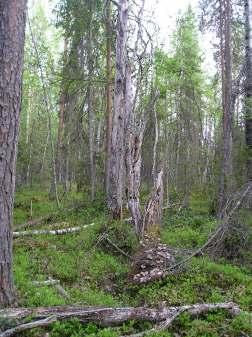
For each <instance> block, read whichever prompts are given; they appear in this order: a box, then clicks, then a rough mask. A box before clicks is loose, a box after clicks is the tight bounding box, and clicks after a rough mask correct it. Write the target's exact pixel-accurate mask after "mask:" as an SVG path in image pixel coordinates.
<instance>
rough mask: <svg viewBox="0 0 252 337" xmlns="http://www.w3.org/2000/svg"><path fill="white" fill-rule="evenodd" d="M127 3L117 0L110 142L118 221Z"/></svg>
mask: <svg viewBox="0 0 252 337" xmlns="http://www.w3.org/2000/svg"><path fill="white" fill-rule="evenodd" d="M128 7H129V1H128V0H119V1H118V21H117V29H116V60H115V65H116V71H115V90H114V109H113V118H112V130H111V140H110V154H111V155H110V160H109V163H108V167H109V182H108V187H109V189H108V208H109V210H110V214H111V216H112V218H114V219H121V216H122V201H123V200H122V199H123V186H124V179H123V175H124V138H125V133H124V132H125V131H124V123H125V76H126V63H127V62H126V60H127V48H126V45H127V36H128V30H127V27H128Z"/></svg>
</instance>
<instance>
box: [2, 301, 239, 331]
mask: <svg viewBox="0 0 252 337" xmlns="http://www.w3.org/2000/svg"><path fill="white" fill-rule="evenodd" d="M216 309H224V310H227V311H228V312H229V313H230V314H231V315H238V314H239V313H240V312H241V310H240V308H239V307H238V306H237V305H236V304H235V303H233V302H226V303H216V304H202V303H201V304H193V305H184V306H176V307H166V306H163V307H162V308H146V307H136V308H134V307H128V308H127V307H126V308H106V307H105V308H104V307H103V308H100V307H83V306H58V307H48V308H47V307H39V308H8V309H2V310H0V319H3V320H4V319H6V320H12V321H13V320H16V321H21V320H23V319H25V318H27V317H32V320H33V321H32V322H30V323H27V324H22V323H21V324H19V325H17V326H16V327H14V328H11V329H8V330H6V331H3V332H2V333H0V337H10V336H12V335H14V334H16V333H17V332H21V331H25V330H28V329H31V328H33V327H40V326H48V325H50V324H51V323H53V322H55V321H56V320H58V321H62V320H69V319H71V318H77V319H78V320H79V321H80V322H82V323H84V324H87V323H91V322H92V323H95V324H98V325H99V326H102V327H107V326H118V325H121V324H123V323H124V322H126V321H129V320H136V321H150V322H152V323H161V325H160V326H159V328H160V329H161V327H163V328H167V327H169V326H170V325H171V324H172V322H173V321H174V319H175V318H176V317H177V316H178V315H180V314H181V313H182V312H185V311H187V312H188V313H189V314H191V315H192V316H198V315H200V314H202V313H206V312H208V311H211V310H216ZM154 330H155V329H154Z"/></svg>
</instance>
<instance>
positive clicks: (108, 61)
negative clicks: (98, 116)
mask: <svg viewBox="0 0 252 337" xmlns="http://www.w3.org/2000/svg"><path fill="white" fill-rule="evenodd" d="M111 24H112V23H111V1H110V0H108V2H107V13H106V34H107V36H106V49H107V50H106V68H107V69H106V71H107V84H106V102H107V105H106V110H107V111H106V114H107V116H106V118H107V121H106V122H107V123H106V124H107V126H106V169H105V171H106V172H105V175H106V177H105V187H106V193H108V191H109V160H110V156H111V144H110V141H111V132H112V118H113V110H112V104H113V102H112V65H111V51H112V27H111Z"/></svg>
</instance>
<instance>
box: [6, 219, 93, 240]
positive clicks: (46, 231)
mask: <svg viewBox="0 0 252 337" xmlns="http://www.w3.org/2000/svg"><path fill="white" fill-rule="evenodd" d="M90 226H94V223H91V224H89V225H83V226H77V227H69V228H63V229H55V230H50V229H40V230H30V231H22V232H13V238H19V237H23V236H32V235H45V234H51V235H62V234H67V233H76V232H80V231H81V230H83V229H84V228H87V227H90Z"/></svg>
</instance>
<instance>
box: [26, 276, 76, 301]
mask: <svg viewBox="0 0 252 337" xmlns="http://www.w3.org/2000/svg"><path fill="white" fill-rule="evenodd" d="M32 284H33V285H35V286H36V287H44V286H54V287H55V289H56V290H57V292H58V293H59V294H60V295H61V296H62V297H64V298H66V299H68V300H69V299H70V296H69V294H68V293H67V292H66V290H65V289H64V288H63V287H62V286H61V285H60V281H59V280H54V279H52V278H51V277H50V278H49V279H48V280H46V281H33V282H32Z"/></svg>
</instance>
